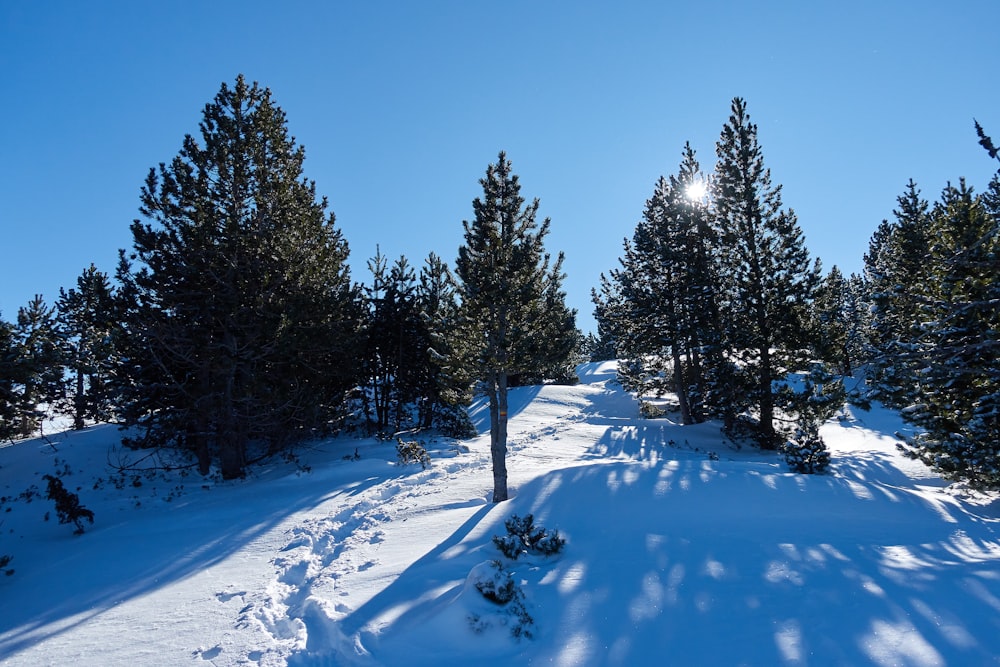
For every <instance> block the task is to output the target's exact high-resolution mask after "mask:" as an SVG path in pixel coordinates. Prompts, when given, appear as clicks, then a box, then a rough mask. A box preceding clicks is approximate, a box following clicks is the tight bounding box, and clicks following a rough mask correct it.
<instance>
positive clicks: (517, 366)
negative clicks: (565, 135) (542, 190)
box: [453, 152, 576, 502]
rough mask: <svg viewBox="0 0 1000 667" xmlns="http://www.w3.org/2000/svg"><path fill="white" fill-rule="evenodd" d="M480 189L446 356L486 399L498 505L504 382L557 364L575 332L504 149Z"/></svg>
mask: <svg viewBox="0 0 1000 667" xmlns="http://www.w3.org/2000/svg"><path fill="white" fill-rule="evenodd" d="M480 184H481V185H482V187H483V196H482V197H481V198H479V197H477V198H476V199H475V201H474V202H473V203H472V207H473V211H474V212H475V219H474V220H472V221H471V222H469V221H465V222H463V226H464V229H465V244H464V245H462V246H461V247H460V248H459V253H458V260H457V262H456V275H457V278H458V281H459V295H460V298H461V318H460V320H459V322H457V326H456V329H455V338H454V340H455V348H454V350H453V352H454V354H455V355H456V358H457V359H460V360H462V363H465V364H469V366H470V367H472V368H475V370H476V375H477V377H478V379H480V380H481V381H482V383H483V385H482V386H483V387H484V390H485V392H486V395H487V397H488V400H489V409H490V449H491V454H492V459H493V501H494V502H501V501H504V500H507V497H508V494H507V463H506V456H507V420H508V412H507V411H508V401H507V390H508V386H509V379H510V377H511V376H512V375H519V374H531V373H535V372H538V370H539V369H545V368H552V367H554V366H555V365H557V363H558V362H559V361H560V359H561V358H565V357H566V355H568V354H569V353H570V351H571V348H572V344H573V341H574V340H575V339H576V327H575V323H574V322H573V319H574V318H567V313H568V312H572V311H567V310H566V309H565V305H564V304H561V303H558V302H559V301H560V299H561V297H562V290H561V282H562V273H561V264H562V261H561V255H560V259H559V260H557V261H556V262H555V263H554V264H553V263H552V262H551V258H550V256H549V255H548V254H547V253H546V252H545V249H544V239H545V237H546V235H547V234H548V231H549V224H550V222H549V220H548V219H545V220H544V221H543V222H542V223H541V224H538V223H537V222H536V220H535V216H536V215H537V212H538V204H539V203H538V200H537V199H535V200H534V202H532V203H531V204H528V205H525V203H524V198H523V197H521V194H520V191H521V186H520V183H519V181H518V177H517V175H516V174H514V173H513V172H512V170H511V163H510V161H509V160H508V159H507V156H506V155H505V154H504V153H503V152H501V153H500V155H499V157H498V159H497V163H496V164H491V165H489V167H488V168H487V170H486V177H485V178H483V179H481V180H480ZM553 306H560V307H556V308H553ZM567 320H568V321H567ZM571 324H572V325H573V326H572V328H570V327H569V326H568V325H571Z"/></svg>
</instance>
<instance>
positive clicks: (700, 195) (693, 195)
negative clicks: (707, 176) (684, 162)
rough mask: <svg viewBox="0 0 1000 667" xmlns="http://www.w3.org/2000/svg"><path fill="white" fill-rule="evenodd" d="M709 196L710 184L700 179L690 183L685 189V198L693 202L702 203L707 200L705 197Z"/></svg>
mask: <svg viewBox="0 0 1000 667" xmlns="http://www.w3.org/2000/svg"><path fill="white" fill-rule="evenodd" d="M707 194H708V184H707V183H706V182H705V181H704V180H702V179H700V178H699V179H698V180H695V181H691V182H690V183H688V185H687V187H686V188H684V196H685V197H687V198H688V199H689V200H691V201H702V200H703V199H705V195H707Z"/></svg>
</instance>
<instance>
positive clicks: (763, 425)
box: [759, 346, 778, 449]
mask: <svg viewBox="0 0 1000 667" xmlns="http://www.w3.org/2000/svg"><path fill="white" fill-rule="evenodd" d="M773 375H774V372H773V370H772V369H771V349H770V347H768V346H764V347H762V348H761V349H760V387H759V391H760V444H761V447H762V448H764V449H777V447H778V442H777V437H776V436H775V432H774V394H773V393H772V390H771V381H772V378H773Z"/></svg>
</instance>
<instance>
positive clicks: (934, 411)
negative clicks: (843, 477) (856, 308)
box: [898, 178, 1000, 488]
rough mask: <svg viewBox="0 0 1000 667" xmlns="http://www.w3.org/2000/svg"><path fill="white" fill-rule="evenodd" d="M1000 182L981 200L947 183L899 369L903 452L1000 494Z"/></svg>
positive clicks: (937, 207) (966, 189) (937, 208)
mask: <svg viewBox="0 0 1000 667" xmlns="http://www.w3.org/2000/svg"><path fill="white" fill-rule="evenodd" d="M998 196H1000V181H998V179H996V178H994V179H993V181H992V182H991V184H990V192H989V193H988V195H987V196H985V197H976V196H974V194H973V191H972V188H970V187H967V186H966V184H965V182H964V180H963V181H960V182H959V185H958V187H954V186H952V185H950V184H949V185H948V187H946V188H945V190H944V192H943V193H942V195H941V200H940V202H939V203H937V204H936V205H935V206H934V209H933V211H932V213H931V218H932V226H931V238H933V239H934V242H933V244H932V245H931V247H930V260H931V261H930V265H931V276H930V278H931V279H930V280H928V281H927V282H925V283H923V285H922V286H916V288H917V289H918V290H919V296H920V301H921V304H922V305H921V309H920V314H921V317H920V320H919V326H918V331H919V335H918V336H917V337H916V338H915V339H914V340H913V341H912V343H911V345H910V347H909V348H908V349H907V350H906V354H905V355H901V358H900V359H899V360H898V363H900V364H901V365H903V366H904V367H905V368H906V370H907V372H908V373H909V376H910V377H911V378H913V389H912V391H911V392H909V395H910V396H911V397H912V398H911V401H912V404H911V405H910V406H909V407H908V408H907V409H906V410H905V411H904V416H905V417H906V418H907V419H908V420H909V421H911V422H912V423H914V424H916V425H917V426H919V427H920V428H921V431H920V432H919V433H918V434H917V435H915V436H914V437H912V438H911V439H910V440H909V442H908V443H907V447H906V448H905V449H904V451H906V452H907V453H908V454H909V455H910V456H912V457H914V458H919V459H920V460H922V461H924V462H925V463H927V464H928V465H930V466H932V467H933V468H935V469H936V470H938V471H939V472H941V473H942V474H943V475H944V476H946V477H948V478H952V479H962V480H966V481H968V482H969V483H970V484H971V485H972V486H974V487H978V488H998V487H1000V362H998V359H1000V308H998V307H997V304H998V303H1000V237H998V234H997V230H998V228H1000V210H998V209H997V208H996V206H995V202H996V201H997V198H998Z"/></svg>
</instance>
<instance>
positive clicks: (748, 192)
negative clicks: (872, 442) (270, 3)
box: [713, 98, 820, 448]
mask: <svg viewBox="0 0 1000 667" xmlns="http://www.w3.org/2000/svg"><path fill="white" fill-rule="evenodd" d="M716 153H717V155H718V162H717V164H716V173H715V181H714V188H713V193H714V203H715V209H716V220H717V225H718V227H717V229H718V230H719V234H720V236H721V239H722V253H723V257H722V259H723V263H722V279H723V281H724V284H725V291H726V297H725V299H724V304H723V312H724V316H723V318H722V321H723V322H725V323H726V339H727V340H728V341H730V344H731V346H732V349H733V351H734V352H735V353H736V354H737V355H738V358H739V363H740V366H741V370H742V371H743V372H745V373H747V376H748V378H749V383H748V385H747V387H746V390H747V392H748V395H749V396H750V397H751V398H752V400H753V403H754V404H755V405H756V406H757V412H758V414H759V419H760V426H759V438H760V442H761V444H762V446H764V447H769V448H770V447H776V446H777V437H776V432H775V428H774V423H773V419H774V407H775V406H774V391H773V388H772V382H773V381H774V380H775V379H778V378H780V377H782V376H783V374H784V373H786V372H787V371H789V370H793V369H794V368H795V367H796V366H801V365H802V364H803V362H804V361H805V360H804V358H803V351H804V350H805V349H806V348H807V347H808V344H807V333H808V326H807V318H808V310H807V309H808V308H809V306H810V304H811V301H812V297H813V292H814V290H815V288H816V286H817V284H818V282H819V279H820V270H819V262H818V261H817V262H816V263H814V264H813V263H810V261H809V253H808V251H807V250H806V248H805V245H804V241H803V237H802V231H801V230H800V229H799V226H798V221H797V219H796V217H795V214H794V212H793V211H792V210H790V209H789V210H785V209H783V208H782V204H781V186H780V185H777V186H775V185H772V183H771V173H770V170H768V169H766V168H765V167H764V159H763V155H762V153H761V149H760V146H759V144H758V141H757V126H756V125H755V124H753V123H751V122H750V118H749V116H748V114H747V111H746V103H745V101H744V100H742V99H740V98H736V99H734V100H733V104H732V114H731V115H730V118H729V121H728V122H727V123H726V124H725V126H724V127H723V129H722V134H721V136H720V138H719V142H718V144H717V145H716Z"/></svg>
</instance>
